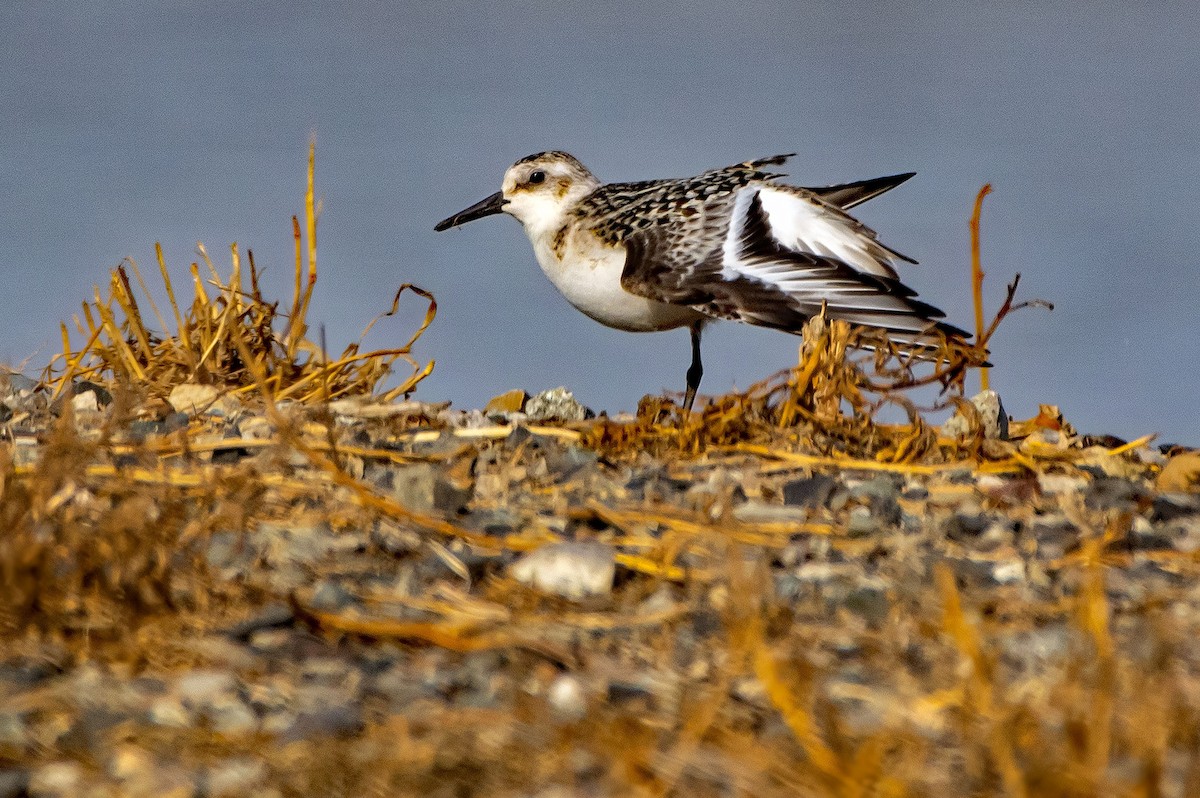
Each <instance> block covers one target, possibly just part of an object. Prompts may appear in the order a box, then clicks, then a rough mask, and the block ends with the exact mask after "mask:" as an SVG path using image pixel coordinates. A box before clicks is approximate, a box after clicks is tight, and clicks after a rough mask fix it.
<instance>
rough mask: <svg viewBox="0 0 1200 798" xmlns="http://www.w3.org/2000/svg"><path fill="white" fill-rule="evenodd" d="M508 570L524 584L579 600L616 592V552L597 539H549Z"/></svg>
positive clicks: (510, 574)
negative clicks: (562, 541) (551, 540)
mask: <svg viewBox="0 0 1200 798" xmlns="http://www.w3.org/2000/svg"><path fill="white" fill-rule="evenodd" d="M508 573H509V576H511V577H512V578H513V579H516V580H517V581H518V582H520V583H522V584H525V585H529V586H531V587H534V588H536V589H538V590H541V591H542V592H545V593H555V594H557V595H560V596H563V597H565V598H568V599H572V600H575V601H578V600H579V599H583V598H587V597H588V596H603V595H608V594H609V593H611V592H612V586H613V579H614V578H615V576H616V552H615V551H614V550H613V548H612V546H608V545H606V544H604V543H599V542H595V541H586V542H580V541H568V542H564V543H549V544H547V545H544V546H542V547H540V548H538V549H535V550H533V551H531V552H530V553H529V554H526V555H525V556H523V557H521V558H520V559H519V560H517V561H516V562H514V563H513V564H512V565H510V566H509V568H508Z"/></svg>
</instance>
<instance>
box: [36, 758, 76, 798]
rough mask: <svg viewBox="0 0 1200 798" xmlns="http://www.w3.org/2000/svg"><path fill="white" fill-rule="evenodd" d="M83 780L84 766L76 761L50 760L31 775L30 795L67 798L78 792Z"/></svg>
mask: <svg viewBox="0 0 1200 798" xmlns="http://www.w3.org/2000/svg"><path fill="white" fill-rule="evenodd" d="M82 781H83V766H82V765H80V764H78V763H76V762H50V763H49V764H45V765H42V766H41V767H39V768H38V769H36V770H35V771H33V773H32V774H30V777H29V787H28V790H29V795H30V796H32V797H33V798H58V797H59V796H62V797H63V798H66V796H69V795H75V794H77V792H78V788H79V785H80V783H81V782H82Z"/></svg>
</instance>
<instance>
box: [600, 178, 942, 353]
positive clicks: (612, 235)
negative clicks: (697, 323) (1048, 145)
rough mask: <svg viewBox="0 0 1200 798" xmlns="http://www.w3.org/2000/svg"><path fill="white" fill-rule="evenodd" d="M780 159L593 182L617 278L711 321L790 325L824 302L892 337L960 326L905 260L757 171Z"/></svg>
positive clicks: (806, 194)
mask: <svg viewBox="0 0 1200 798" xmlns="http://www.w3.org/2000/svg"><path fill="white" fill-rule="evenodd" d="M780 160H781V159H764V161H758V162H747V163H746V164H739V165H738V166H735V167H728V168H726V169H721V170H714V171H712V172H707V173H705V174H703V175H701V176H699V177H697V178H691V179H686V180H666V181H655V182H653V183H642V184H616V185H613V186H611V187H610V186H606V187H602V188H601V189H598V190H597V193H602V194H603V195H604V196H603V197H602V198H597V200H595V201H594V202H593V203H592V208H593V210H601V209H602V210H603V213H601V214H599V216H598V217H593V218H597V219H598V220H597V221H596V222H595V225H594V227H593V232H594V233H595V234H596V235H597V236H598V237H600V238H601V239H603V240H606V241H607V242H609V243H611V244H621V245H623V246H624V247H625V248H626V260H625V268H624V270H623V273H622V276H621V284H622V286H623V287H624V288H625V289H626V290H627V291H629V292H630V293H633V294H637V295H639V296H645V297H648V298H651V299H656V300H658V301H661V302H668V303H671V304H679V305H688V306H690V307H693V308H695V309H696V310H699V311H700V312H702V313H705V314H706V315H709V316H712V317H714V318H722V319H733V320H737V321H743V322H747V323H750V324H755V325H759V326H766V327H774V328H777V329H783V330H788V331H791V332H798V331H799V330H800V328H801V326H803V324H804V322H805V321H806V320H807V319H808V318H809V317H811V316H812V315H814V314H816V313H818V312H820V311H821V309H822V307H824V308H826V311H827V312H828V314H829V315H830V317H832V318H841V319H845V320H847V321H849V322H851V323H854V324H863V325H868V326H873V327H881V328H884V329H886V330H888V331H890V332H891V333H893V334H894V335H895V336H896V337H897V340H910V341H911V340H916V339H919V338H921V337H922V336H923V335H924V334H927V333H928V332H929V330H930V328H932V327H937V328H939V329H940V331H941V332H943V333H946V334H953V335H962V334H964V333H963V332H962V331H961V330H958V329H957V328H954V327H951V326H949V325H946V324H944V323H941V322H936V321H934V320H935V319H938V318H941V317H942V316H943V315H944V314H943V313H942V312H941V311H939V310H938V309H937V308H935V307H933V306H932V305H929V304H927V303H925V302H921V301H920V300H918V299H916V298H915V292H914V291H913V290H912V289H911V288H909V287H908V286H906V285H904V284H903V283H901V282H900V281H899V279H898V277H897V274H896V271H895V266H896V265H897V264H898V263H899V262H900V261H905V260H908V258H905V257H904V256H903V255H900V254H899V253H897V252H895V251H894V250H891V249H889V248H888V247H886V246H884V245H883V244H881V243H880V242H879V240H878V238H877V236H876V235H875V233H874V231H872V230H871V229H870V228H868V227H866V226H865V225H863V224H862V223H860V222H858V221H857V220H856V219H854V218H853V217H851V216H849V215H848V214H846V213H845V212H844V211H842V210H841V209H839V208H837V207H835V206H833V205H831V204H829V203H828V202H826V201H824V200H823V199H822V198H821V197H820V196H818V195H817V194H815V193H813V192H812V191H810V190H808V189H803V188H796V187H792V186H786V185H781V184H777V183H773V182H770V181H771V179H772V178H773V177H775V176H774V175H768V174H765V173H763V172H762V171H761V168H760V167H761V166H762V165H764V164H765V163H778V162H780ZM880 180H884V181H886V180H888V179H887V178H881V179H880ZM865 182H868V181H864V183H865ZM897 184H898V183H897ZM850 185H854V184H850ZM876 188H877V187H876ZM606 189H608V191H606ZM872 190H873V192H874V193H871V196H875V195H877V194H878V193H881V190H874V189H872ZM882 190H886V189H882ZM862 191H863V192H864V193H866V191H867V190H866V189H862ZM853 193H854V192H853V190H848V191H847V192H845V193H844V194H843V196H851V195H853ZM589 201H591V198H589ZM859 201H865V199H860V200H859ZM585 204H586V201H585Z"/></svg>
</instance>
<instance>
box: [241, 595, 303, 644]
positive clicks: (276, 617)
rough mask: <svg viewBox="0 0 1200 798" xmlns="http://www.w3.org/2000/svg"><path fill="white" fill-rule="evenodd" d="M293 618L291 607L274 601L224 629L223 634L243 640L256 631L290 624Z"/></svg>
mask: <svg viewBox="0 0 1200 798" xmlns="http://www.w3.org/2000/svg"><path fill="white" fill-rule="evenodd" d="M295 618H296V616H295V614H294V613H293V612H292V608H291V607H289V606H288V605H287V604H284V603H283V602H275V603H273V604H268V605H267V606H265V607H263V608H262V609H261V610H259V611H258V612H256V613H255V614H254V615H251V616H250V617H249V618H247V619H246V620H244V621H239V622H238V623H236V624H234V625H233V626H231V627H229V628H228V629H226V630H225V634H227V635H228V636H229V637H231V638H233V639H234V640H241V641H242V642H245V641H247V640H249V639H250V637H251V636H252V635H254V634H255V633H256V632H261V631H263V630H266V629H280V628H283V627H287V626H291V625H292V623H293V621H295Z"/></svg>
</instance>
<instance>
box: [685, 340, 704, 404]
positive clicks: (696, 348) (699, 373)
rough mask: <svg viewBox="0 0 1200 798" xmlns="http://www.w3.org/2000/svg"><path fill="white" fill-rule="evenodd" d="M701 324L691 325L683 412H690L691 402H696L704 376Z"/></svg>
mask: <svg viewBox="0 0 1200 798" xmlns="http://www.w3.org/2000/svg"><path fill="white" fill-rule="evenodd" d="M702 326H703V322H699V321H697V322H693V323H692V365H690V366H688V370H687V393H686V394H684V397H683V412H685V413H690V412H692V402H694V401H696V389H697V388H699V387H700V378H701V377H703V376H704V365H703V364H702V363H701V362H700V329H701V327H702Z"/></svg>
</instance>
